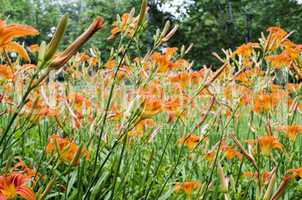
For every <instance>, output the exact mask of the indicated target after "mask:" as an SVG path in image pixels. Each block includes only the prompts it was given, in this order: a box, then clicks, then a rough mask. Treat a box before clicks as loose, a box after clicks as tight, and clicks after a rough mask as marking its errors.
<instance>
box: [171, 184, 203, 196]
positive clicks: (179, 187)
mask: <svg viewBox="0 0 302 200" xmlns="http://www.w3.org/2000/svg"><path fill="white" fill-rule="evenodd" d="M200 187H201V183H200V181H186V182H181V183H179V182H178V183H176V185H175V191H176V192H179V191H183V192H185V193H186V194H187V195H189V196H191V195H192V193H193V190H196V189H198V188H200Z"/></svg>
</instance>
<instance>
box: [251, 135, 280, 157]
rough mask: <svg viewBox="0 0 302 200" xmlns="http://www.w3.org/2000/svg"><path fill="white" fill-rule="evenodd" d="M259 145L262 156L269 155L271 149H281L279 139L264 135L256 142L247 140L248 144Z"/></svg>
mask: <svg viewBox="0 0 302 200" xmlns="http://www.w3.org/2000/svg"><path fill="white" fill-rule="evenodd" d="M257 142H258V143H259V145H260V151H261V153H262V154H263V155H270V153H271V152H272V150H273V149H282V148H283V145H282V144H281V143H280V142H279V139H278V138H277V137H275V136H270V135H265V136H260V137H259V138H258V139H257V141H255V140H249V141H248V143H250V144H255V143H257Z"/></svg>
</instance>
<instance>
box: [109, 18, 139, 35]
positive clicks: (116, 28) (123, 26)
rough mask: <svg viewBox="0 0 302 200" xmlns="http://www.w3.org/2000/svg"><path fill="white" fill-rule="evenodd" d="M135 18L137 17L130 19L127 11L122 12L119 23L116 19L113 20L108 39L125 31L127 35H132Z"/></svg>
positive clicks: (135, 22)
mask: <svg viewBox="0 0 302 200" xmlns="http://www.w3.org/2000/svg"><path fill="white" fill-rule="evenodd" d="M137 20H138V18H137V17H134V18H133V19H132V20H130V15H129V13H124V14H123V15H122V17H121V23H119V22H118V21H115V22H114V23H113V28H112V30H111V36H110V37H109V38H108V39H109V40H110V39H113V38H115V37H116V35H117V34H119V33H122V32H125V33H126V34H127V35H128V36H130V35H132V34H133V33H134V30H135V27H136V24H137Z"/></svg>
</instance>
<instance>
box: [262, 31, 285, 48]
mask: <svg viewBox="0 0 302 200" xmlns="http://www.w3.org/2000/svg"><path fill="white" fill-rule="evenodd" d="M267 32H269V33H270V35H271V37H270V38H269V40H270V45H271V44H272V46H271V47H270V50H275V49H277V48H278V47H279V46H280V43H281V41H282V40H283V39H284V38H285V36H286V35H287V34H288V33H287V32H286V31H285V30H283V29H282V28H280V27H276V26H274V27H269V28H268V29H267Z"/></svg>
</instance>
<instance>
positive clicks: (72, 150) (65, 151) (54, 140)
mask: <svg viewBox="0 0 302 200" xmlns="http://www.w3.org/2000/svg"><path fill="white" fill-rule="evenodd" d="M57 151H58V152H59V156H60V158H61V159H62V160H63V161H66V162H69V163H71V162H73V163H71V164H79V162H80V157H81V156H84V157H85V158H86V160H89V159H90V153H89V152H88V151H87V149H86V148H82V149H80V147H79V146H78V145H77V144H75V143H74V142H72V141H70V140H69V139H68V138H62V137H61V136H59V135H57V134H55V135H52V136H51V137H50V138H49V139H48V144H47V146H46V153H49V154H53V153H55V152H57ZM79 151H80V152H79ZM78 153H79V154H80V156H79V158H78V159H77V160H74V159H75V158H76V155H77V154H78Z"/></svg>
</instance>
